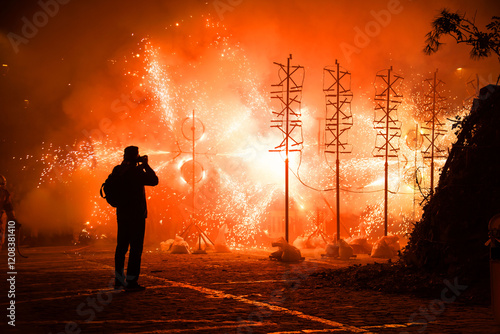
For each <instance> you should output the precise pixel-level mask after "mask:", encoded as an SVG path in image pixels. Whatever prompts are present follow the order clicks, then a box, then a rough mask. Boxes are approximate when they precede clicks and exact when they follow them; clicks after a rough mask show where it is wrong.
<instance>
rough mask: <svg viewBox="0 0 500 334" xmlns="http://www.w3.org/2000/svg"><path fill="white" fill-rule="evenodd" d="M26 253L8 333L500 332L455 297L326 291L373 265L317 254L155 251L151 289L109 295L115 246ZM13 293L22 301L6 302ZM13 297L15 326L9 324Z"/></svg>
mask: <svg viewBox="0 0 500 334" xmlns="http://www.w3.org/2000/svg"><path fill="white" fill-rule="evenodd" d="M24 253H26V255H28V256H29V258H27V259H24V258H20V257H19V256H16V264H15V270H16V271H15V272H16V274H15V275H14V276H15V286H14V287H12V286H11V285H10V284H6V282H7V279H8V278H12V275H7V272H6V271H4V272H3V273H2V285H1V295H2V299H0V306H1V308H2V310H3V311H2V320H1V324H0V333H46V334H48V333H53V334H56V333H75V334H76V333H500V326H498V325H497V324H496V323H495V322H494V320H493V318H492V313H491V310H490V309H489V308H488V307H481V306H467V305H464V304H462V303H460V298H459V297H458V298H453V297H455V296H454V295H453V294H451V292H450V291H449V290H446V291H445V292H448V294H445V295H444V297H445V298H446V302H443V300H444V299H443V296H442V295H438V296H436V299H434V300H431V299H419V298H415V297H410V296H405V295H389V294H382V293H378V292H374V291H351V290H349V289H345V288H339V287H327V286H326V285H325V282H324V281H323V280H322V279H320V278H317V277H311V276H310V274H311V273H313V272H316V271H319V270H322V269H326V268H335V267H342V266H347V265H349V264H353V263H366V262H371V261H373V260H372V259H370V258H357V259H352V260H349V261H340V260H332V259H322V258H321V257H320V256H318V254H317V253H314V252H310V253H306V254H305V255H306V260H305V261H304V262H302V263H300V264H285V263H280V262H276V261H270V260H269V259H268V255H269V252H264V251H235V252H233V253H229V254H223V253H209V254H206V255H180V254H168V253H162V252H159V251H158V250H156V249H151V250H146V251H145V253H144V255H143V263H142V276H141V284H143V285H146V286H147V287H148V288H147V289H146V290H145V291H142V292H134V293H132V292H114V291H113V290H112V288H110V287H111V286H112V284H113V279H112V278H113V267H112V266H113V254H114V252H113V246H112V245H110V244H108V245H100V246H97V245H93V246H89V247H85V248H82V247H78V246H75V247H40V248H27V249H24ZM2 261H5V263H6V262H7V261H6V255H5V253H3V254H2ZM4 268H5V266H4ZM11 281H12V280H11ZM450 281H453V280H450ZM12 288H14V289H15V297H14V298H12V296H11V297H9V298H5V297H6V296H7V293H8V291H9V289H12ZM445 288H446V285H445V284H443V289H445ZM455 299H456V301H455ZM11 300H14V301H15V327H13V326H10V325H8V321H11V319H9V318H8V317H6V315H8V314H9V312H10V311H9V310H6V309H7V307H10V304H9V302H10V301H11Z"/></svg>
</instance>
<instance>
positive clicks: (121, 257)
mask: <svg viewBox="0 0 500 334" xmlns="http://www.w3.org/2000/svg"><path fill="white" fill-rule="evenodd" d="M129 236H130V224H129V223H128V221H127V220H126V219H123V218H122V217H119V218H118V233H117V235H116V250H115V286H118V285H123V286H124V285H125V274H124V272H123V269H124V267H125V255H126V254H127V251H128V246H129V244H130V239H129Z"/></svg>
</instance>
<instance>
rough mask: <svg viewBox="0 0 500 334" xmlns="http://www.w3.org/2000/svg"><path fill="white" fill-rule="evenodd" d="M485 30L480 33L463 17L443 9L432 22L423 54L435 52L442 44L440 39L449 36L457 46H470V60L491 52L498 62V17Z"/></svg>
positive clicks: (499, 49) (499, 26)
mask: <svg viewBox="0 0 500 334" xmlns="http://www.w3.org/2000/svg"><path fill="white" fill-rule="evenodd" d="M486 28H487V31H486V32H485V31H480V30H479V29H478V28H477V27H476V25H475V23H474V22H473V21H471V20H469V19H467V18H466V17H465V15H461V14H459V13H458V12H457V13H452V12H450V11H449V10H447V9H443V10H442V11H441V13H440V15H439V16H438V17H436V19H435V20H434V21H433V22H432V30H431V31H430V32H429V33H428V34H427V35H426V36H427V40H426V46H425V48H424V52H425V53H426V54H428V55H430V54H433V53H435V52H437V51H438V50H439V48H440V47H441V46H442V45H443V44H444V43H442V42H441V38H442V37H443V36H445V35H449V36H451V37H453V38H454V39H455V41H456V42H457V43H458V44H460V43H465V44H467V45H470V46H472V49H471V51H470V57H471V58H472V59H481V58H486V57H489V56H490V55H491V53H492V52H493V53H495V54H496V55H497V56H498V57H499V60H500V35H499V32H500V17H498V16H493V18H492V22H491V23H489V24H488V25H487V26H486Z"/></svg>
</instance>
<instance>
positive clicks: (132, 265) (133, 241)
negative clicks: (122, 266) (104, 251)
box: [127, 218, 146, 284]
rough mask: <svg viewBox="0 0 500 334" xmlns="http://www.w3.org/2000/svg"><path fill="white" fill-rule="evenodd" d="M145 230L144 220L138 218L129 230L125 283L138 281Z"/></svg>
mask: <svg viewBox="0 0 500 334" xmlns="http://www.w3.org/2000/svg"><path fill="white" fill-rule="evenodd" d="M145 228H146V219H144V218H138V219H136V220H135V221H134V223H133V228H131V229H130V231H131V235H130V253H129V258H128V266H127V283H128V284H130V283H132V284H135V283H137V280H138V279H139V274H140V272H141V257H142V249H143V245H144V232H145Z"/></svg>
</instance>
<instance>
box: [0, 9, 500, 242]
mask: <svg viewBox="0 0 500 334" xmlns="http://www.w3.org/2000/svg"><path fill="white" fill-rule="evenodd" d="M37 6H38V5H36V4H34V5H32V6H21V5H17V6H16V5H15V4H13V3H12V4H10V5H9V6H8V7H9V8H8V9H9V10H10V12H11V14H10V15H9V17H10V18H9V19H8V20H6V21H4V22H5V23H4V27H3V29H2V37H1V38H2V39H1V43H2V44H1V45H2V53H1V54H0V56H1V57H2V63H4V64H6V65H8V70H6V71H4V73H3V74H4V75H3V77H1V78H0V81H1V84H2V88H3V89H2V93H1V96H2V100H3V102H4V103H3V105H4V110H5V112H3V114H5V115H4V116H3V117H4V118H3V120H2V126H3V129H2V142H1V144H0V145H1V150H2V151H1V152H2V161H1V165H0V173H1V174H5V175H6V176H7V177H8V179H9V186H10V188H11V190H13V192H14V197H15V200H16V203H17V212H18V216H19V219H20V220H21V222H22V223H24V224H25V225H26V227H27V228H29V229H31V230H32V231H33V233H35V234H36V233H38V232H47V231H49V232H56V233H61V232H75V233H77V232H79V231H80V230H82V229H83V228H85V229H86V230H89V231H90V230H92V231H93V233H94V234H96V235H106V236H108V237H109V236H113V234H114V233H115V232H114V231H115V222H114V219H115V217H114V213H113V210H112V209H111V208H110V207H109V206H108V205H107V204H106V202H105V201H104V200H103V199H101V198H100V197H99V194H98V189H99V187H100V184H101V183H102V182H103V180H104V179H105V178H106V176H107V174H109V172H110V171H111V169H112V167H113V166H114V165H116V164H118V163H120V161H121V155H122V151H123V148H124V147H125V146H127V145H137V146H139V147H140V151H141V154H147V155H149V156H150V163H151V165H152V167H153V168H154V169H155V170H157V172H158V174H159V177H160V185H159V186H158V187H156V188H154V189H148V197H149V219H148V238H149V240H150V241H154V242H157V241H159V240H166V239H168V238H172V237H173V236H174V235H175V234H176V233H180V232H181V231H182V230H183V228H185V227H186V224H187V223H188V222H189V221H190V219H191V218H190V217H191V215H192V213H193V212H194V213H195V217H196V220H197V221H198V223H199V224H200V225H202V226H203V227H204V228H206V230H207V232H208V234H209V235H211V236H212V237H214V238H215V236H216V235H217V231H218V229H219V228H220V227H221V226H222V225H224V224H227V226H228V227H229V232H228V240H229V241H230V243H231V244H232V245H233V246H256V245H257V246H260V245H263V244H266V242H267V241H268V240H269V238H271V237H274V236H275V234H273V233H272V232H271V231H270V229H271V227H270V226H271V225H272V222H275V223H276V222H277V221H278V222H279V221H280V220H281V219H282V215H283V212H282V208H283V198H282V197H283V188H284V185H283V181H284V164H283V157H282V156H280V154H278V153H270V152H269V150H270V149H273V148H274V147H275V146H277V145H278V144H279V143H280V142H281V135H280V133H279V131H278V130H276V129H271V128H270V120H271V113H272V110H275V109H277V108H279V106H278V105H277V104H275V101H271V99H270V94H269V92H270V90H271V84H273V83H276V82H277V81H278V76H277V68H276V66H275V65H273V62H280V63H285V62H286V59H287V57H288V56H289V54H292V55H293V59H292V64H293V65H303V66H304V67H305V73H306V77H305V81H304V93H303V98H302V102H303V103H302V121H303V132H302V136H303V140H304V149H303V151H302V153H301V154H298V153H294V154H292V155H291V157H290V158H291V169H292V171H293V173H292V174H291V197H292V198H293V204H292V207H293V211H294V215H295V217H296V220H295V221H294V224H295V225H296V226H297V228H296V229H295V230H293V231H294V232H293V233H292V236H297V235H299V234H302V233H307V232H310V231H311V230H312V229H313V227H314V223H315V222H316V220H317V217H319V216H321V217H323V218H324V219H325V220H326V224H327V232H328V233H329V234H331V233H333V232H335V229H334V227H333V223H332V221H333V220H334V219H335V214H336V213H335V212H334V211H335V206H334V203H335V193H334V192H332V191H329V190H331V189H332V188H334V186H335V183H334V181H335V173H334V168H332V167H333V166H334V157H333V156H325V154H324V153H323V150H324V148H323V147H322V144H323V142H322V141H323V127H324V120H323V121H322V119H324V117H325V105H324V95H323V91H322V87H323V83H322V80H323V77H322V76H323V74H322V69H323V67H324V66H327V65H331V64H333V63H334V62H335V59H338V61H339V62H340V63H341V65H342V66H343V67H344V68H346V69H348V70H349V71H351V72H352V90H353V93H354V98H353V102H352V113H353V118H354V126H353V127H352V129H351V130H350V133H349V144H351V145H352V146H353V152H352V153H351V154H346V155H343V156H342V160H341V188H342V191H341V218H342V219H341V220H342V223H343V226H344V227H343V230H342V231H341V233H342V235H343V236H347V235H348V234H350V235H368V236H369V237H370V238H375V237H378V236H380V235H381V233H382V231H383V229H382V219H383V192H382V191H381V190H382V189H383V186H384V179H383V175H384V172H383V171H384V165H383V164H384V161H383V159H382V158H374V157H373V156H372V151H373V149H374V144H375V135H376V132H375V130H374V129H373V117H374V103H373V98H374V88H373V81H374V79H375V74H376V72H377V71H379V70H382V69H387V68H389V67H390V66H393V68H394V70H395V72H397V73H399V74H401V75H402V76H403V77H405V81H404V85H403V87H402V88H401V90H402V91H401V93H403V95H404V99H403V103H402V105H401V107H400V108H399V110H398V118H399V120H400V121H401V122H402V137H401V140H400V145H399V146H400V149H401V150H400V152H399V158H398V159H391V162H390V190H391V194H390V196H389V232H392V233H397V234H399V235H404V234H405V233H407V232H408V231H410V230H411V222H412V221H413V220H414V219H418V217H419V214H420V202H421V200H422V197H421V195H420V192H419V190H418V189H417V190H415V173H416V171H417V174H418V175H419V180H420V182H422V186H423V187H425V186H428V175H429V166H428V164H427V163H426V161H424V159H423V157H422V155H421V153H420V150H421V149H422V148H421V147H420V148H419V149H418V150H415V141H414V136H415V128H416V124H417V123H418V124H420V125H421V124H422V122H423V121H425V119H426V117H427V116H426V115H424V114H423V113H422V103H423V102H424V92H425V90H426V89H427V87H425V86H424V84H423V81H424V79H427V78H430V77H431V76H432V73H433V72H434V71H435V70H436V68H439V71H438V77H439V78H440V79H442V80H443V81H445V82H446V86H445V91H444V93H443V94H444V95H446V96H447V97H448V104H447V111H446V112H445V113H444V114H443V121H445V120H446V119H445V117H453V116H454V115H458V114H463V112H464V109H463V106H464V103H463V100H464V99H466V98H467V97H468V96H469V95H470V94H472V93H473V89H472V91H471V90H469V91H467V89H466V86H467V82H468V81H470V80H472V79H475V78H476V74H477V77H478V78H479V79H480V82H481V84H482V85H484V84H486V83H488V82H490V81H493V82H494V81H496V80H495V79H496V76H497V75H498V74H499V65H498V60H497V59H489V60H483V61H476V62H475V61H472V60H470V59H469V58H468V50H467V48H466V47H464V46H456V45H454V42H453V41H452V40H450V41H449V44H448V45H446V46H445V47H444V48H443V50H442V51H441V52H439V53H438V54H436V55H434V56H425V55H423V53H422V52H421V50H422V48H423V43H424V40H425V33H426V32H427V31H428V30H429V29H430V22H431V21H432V19H433V17H434V16H435V15H436V14H437V13H438V11H439V10H440V9H442V8H444V7H448V8H450V9H451V10H461V11H462V12H466V13H467V14H469V15H476V22H477V23H478V25H479V26H480V27H484V24H486V23H487V22H488V21H489V19H490V18H491V17H490V16H492V15H494V14H495V13H497V14H498V12H499V7H500V6H499V5H498V3H497V2H492V1H490V2H488V1H479V2H475V3H474V4H470V3H469V2H467V1H437V2H435V1H434V2H430V1H427V2H422V1H392V0H391V1H370V2H368V1H367V2H366V3H365V4H364V5H361V4H360V3H359V2H352V1H314V2H305V1H272V2H268V1H222V0H221V1H213V2H210V1H209V2H204V1H183V2H182V4H169V3H168V2H165V1H148V2H147V3H145V4H138V3H135V2H132V1H128V2H114V1H107V2H106V4H103V3H101V2H97V1H88V2H85V3H80V2H74V3H73V2H70V3H68V4H66V5H60V7H59V10H58V12H57V14H55V15H54V16H53V17H50V21H49V22H48V23H47V24H46V25H45V26H43V27H40V28H39V31H38V33H37V34H36V36H34V37H32V38H31V39H29V41H28V43H25V44H19V45H18V49H19V50H18V52H17V53H16V52H15V50H14V49H13V47H12V42H11V40H9V37H8V36H9V33H11V32H14V33H16V34H18V35H20V34H22V27H23V26H22V24H23V22H24V21H21V18H23V17H26V18H28V19H29V18H31V17H33V15H34V14H36V13H37V12H38V11H40V10H42V9H41V8H40V7H37ZM2 15H5V14H2ZM11 36H12V35H11ZM459 68H460V69H459ZM467 105H468V104H467V103H466V106H467ZM193 111H194V112H195V138H196V139H197V140H196V147H195V149H196V153H197V155H196V166H195V167H196V168H195V173H196V175H195V178H196V179H197V180H199V182H197V183H196V191H195V198H194V207H195V210H194V211H193V198H192V196H193V195H192V186H191V183H190V182H191V177H192V165H191V164H192V161H191V159H192V154H191V152H192V141H191V139H192V118H191V117H192V114H193ZM447 123H449V122H447ZM447 127H448V128H449V124H447ZM318 131H319V132H318ZM418 131H420V129H419V130H418ZM453 141H454V137H453V133H452V131H449V132H448V133H447V135H446V136H445V137H444V138H443V140H442V145H443V147H446V146H450V145H451V143H452V142H453ZM417 144H418V143H417ZM439 166H440V162H439V161H438V162H437V167H439ZM436 171H438V170H436ZM299 179H300V180H299ZM300 181H301V182H300ZM320 212H321V214H319V213H320ZM276 217H278V218H276ZM276 219H277V220H276Z"/></svg>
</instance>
